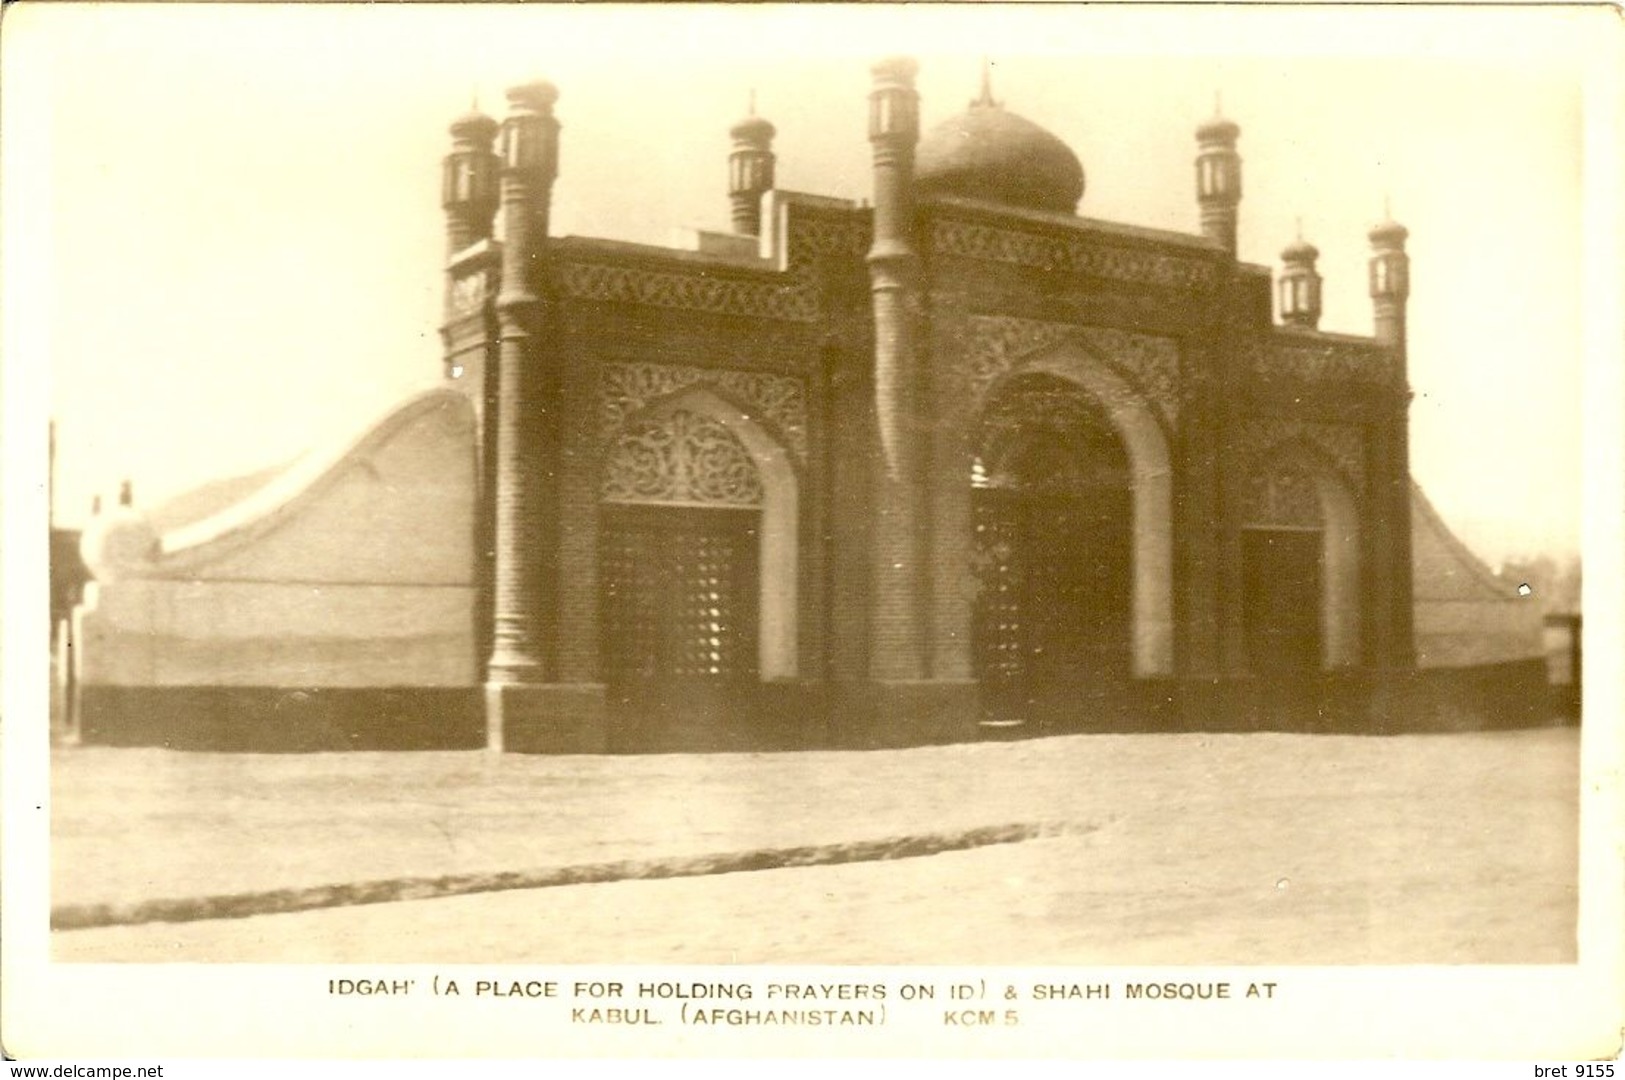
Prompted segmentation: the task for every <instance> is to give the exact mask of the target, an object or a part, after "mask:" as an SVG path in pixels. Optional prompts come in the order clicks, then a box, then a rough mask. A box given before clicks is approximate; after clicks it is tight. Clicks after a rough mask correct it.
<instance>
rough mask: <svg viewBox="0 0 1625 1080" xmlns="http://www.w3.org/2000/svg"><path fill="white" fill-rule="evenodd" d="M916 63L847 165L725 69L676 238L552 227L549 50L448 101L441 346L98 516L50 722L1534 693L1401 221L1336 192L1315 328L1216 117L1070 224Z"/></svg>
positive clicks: (864, 732)
mask: <svg viewBox="0 0 1625 1080" xmlns="http://www.w3.org/2000/svg"><path fill="white" fill-rule="evenodd" d="M915 75H916V66H915V64H914V63H913V62H912V61H910V60H907V59H889V60H884V61H882V62H879V63H877V64H875V65H874V67H873V69H872V88H871V92H870V94H869V115H868V139H869V143H870V146H871V148H872V152H873V196H872V201H870V202H865V203H857V202H852V201H848V200H844V199H837V198H830V197H825V196H820V195H811V194H803V193H799V192H792V191H785V190H781V189H779V188H778V187H777V186H776V185H775V177H774V174H775V164H776V158H775V153H774V150H773V140H774V136H775V134H776V132H775V129H774V126H773V124H771V123H770V122H769V121H768V120H767V119H765V118H763V117H760V116H757V115H755V114H754V112H755V111H754V108H753V109H752V115H749V116H747V117H746V118H744V119H743V120H740V121H739V122H738V123H736V124H735V125H734V126H733V127H732V129H731V136H732V140H733V141H732V151H731V153H730V154H729V156H728V159H727V162H726V166H727V167H726V176H727V192H726V193H727V198H728V203H729V206H730V210H731V214H730V218H731V224H732V228H731V231H730V232H727V233H711V232H700V233H697V234H695V236H694V238H693V242H692V244H690V245H689V247H687V248H685V249H675V248H664V247H655V246H647V245H641V244H630V243H622V242H617V241H610V240H604V239H596V238H589V237H576V236H555V235H553V233H552V231H551V229H550V227H549V213H550V207H551V201H552V195H553V189H554V185H555V183H557V182H559V180H560V176H559V160H560V153H559V151H560V125H559V122H558V119H557V117H556V113H555V108H556V102H557V98H558V92H557V91H556V90H555V89H554V87H552V86H551V85H549V84H546V83H533V84H529V85H524V86H519V87H516V88H514V89H512V90H510V91H509V92H508V108H507V115H506V117H505V118H504V119H503V120H502V121H501V122H500V123H499V122H498V121H496V120H494V119H492V118H490V117H487V116H485V115H482V114H480V113H478V112H474V113H470V114H468V115H466V116H463V117H461V118H459V119H458V120H456V121H455V122H454V123H453V124H452V126H451V147H450V152H449V154H448V155H447V156H446V158H445V161H444V163H443V169H444V174H443V180H444V186H443V200H442V201H443V210H444V214H445V221H446V240H447V261H446V304H445V316H444V324H443V338H444V373H445V377H444V381H443V384H442V385H440V386H438V387H436V388H433V389H430V390H426V391H424V392H423V393H421V394H418V395H416V396H414V397H412V398H410V399H409V400H406V401H404V402H400V403H397V404H396V405H395V406H394V407H392V408H391V410H390V411H389V412H388V414H387V415H384V416H382V417H379V418H377V419H376V420H375V421H374V422H373V423H371V424H369V425H367V426H365V427H364V428H361V429H359V430H360V433H359V434H358V436H357V437H356V438H355V439H354V440H353V441H351V442H348V443H346V444H344V445H339V446H334V447H331V448H327V449H325V450H323V451H321V452H317V453H313V454H311V455H307V457H306V458H305V459H302V460H301V462H300V463H298V464H297V465H296V466H294V467H292V468H290V469H287V470H284V471H283V472H281V473H276V474H274V475H271V474H263V475H260V476H257V477H256V478H254V481H253V483H251V484H248V485H246V487H245V486H241V485H240V486H239V487H237V488H234V489H232V494H233V500H234V501H232V502H231V503H230V504H227V505H220V504H219V500H215V501H214V502H210V501H209V500H202V501H199V500H193V501H192V503H191V504H190V505H191V507H192V511H193V512H192V513H191V514H190V515H177V514H170V515H168V516H167V517H166V515H165V514H164V512H163V508H161V507H160V508H155V509H154V510H152V511H143V510H141V509H139V508H137V507H133V506H121V507H118V508H116V509H110V510H109V511H108V512H107V513H105V514H103V515H102V516H100V517H99V518H97V519H96V521H95V522H94V523H93V524H92V526H91V527H90V528H89V529H88V530H87V533H86V536H85V543H84V551H85V556H86V562H87V564H88V565H89V566H90V568H91V571H92V573H93V575H94V577H95V580H94V581H93V582H92V583H91V584H90V586H89V587H88V588H87V590H86V597H85V600H84V602H83V603H82V604H81V605H80V607H79V609H78V611H77V612H76V614H75V616H74V619H73V625H72V630H71V633H70V634H67V635H64V637H65V638H67V639H70V640H71V645H72V649H73V657H74V662H73V663H74V678H73V686H74V689H73V696H74V703H75V704H74V708H73V710H72V716H73V719H72V721H71V723H72V726H73V730H74V733H75V735H76V736H77V737H78V738H80V739H82V740H84V741H86V742H102V743H114V744H163V745H172V746H187V747H210V748H234V749H331V748H344V747H357V748H385V747H389V748H413V747H478V746H482V745H483V746H487V747H490V748H492V749H505V750H514V751H536V752H604V751H612V752H620V751H654V750H717V749H721V750H731V749H765V748H799V747H872V746H895V745H908V744H915V743H925V742H943V741H955V740H971V739H978V738H1001V737H1018V736H1025V735H1038V734H1055V733H1071V732H1089V731H1104V730H1142V731H1184V730H1255V729H1260V728H1268V729H1284V730H1304V731H1332V730H1335V731H1369V732H1395V731H1408V730H1421V729H1439V728H1460V727H1484V726H1502V725H1511V724H1524V723H1544V722H1546V714H1545V713H1544V711H1543V710H1542V703H1543V702H1544V697H1543V693H1544V684H1543V675H1542V671H1543V666H1542V664H1543V662H1542V659H1541V646H1540V615H1539V612H1538V611H1536V610H1535V609H1534V608H1533V606H1532V605H1526V604H1520V603H1519V599H1520V598H1519V597H1517V595H1516V593H1515V591H1514V590H1513V589H1511V588H1509V587H1508V586H1507V585H1506V584H1505V583H1503V582H1501V581H1500V580H1499V579H1497V578H1496V577H1495V576H1494V575H1493V574H1491V573H1490V572H1489V571H1488V570H1487V569H1486V568H1485V567H1484V566H1483V565H1482V564H1481V563H1480V562H1478V560H1477V559H1475V558H1474V557H1473V556H1472V554H1471V553H1470V552H1468V551H1467V549H1466V548H1465V547H1463V546H1462V545H1461V544H1460V542H1459V541H1457V540H1456V539H1455V537H1454V536H1453V535H1452V534H1451V533H1450V530H1449V529H1448V528H1447V527H1446V526H1445V525H1444V523H1443V522H1442V521H1440V520H1439V518H1438V516H1437V515H1436V514H1435V513H1434V512H1433V510H1432V509H1431V507H1430V506H1429V505H1428V504H1427V501H1426V499H1425V498H1423V497H1422V495H1421V493H1420V491H1419V490H1418V489H1416V488H1415V486H1414V485H1413V484H1412V482H1411V477H1410V472H1409V466H1408V458H1409V454H1408V448H1407V428H1408V409H1409V403H1410V398H1411V393H1410V389H1409V385H1408V382H1407V375H1406V304H1407V300H1408V297H1409V294H1410V282H1411V265H1410V260H1409V258H1408V257H1407V254H1406V238H1407V231H1406V229H1405V227H1404V226H1402V225H1399V224H1396V223H1394V222H1392V221H1384V222H1383V223H1381V224H1379V225H1377V226H1376V227H1375V228H1373V229H1372V230H1371V232H1370V236H1369V239H1370V259H1369V280H1368V285H1369V294H1370V298H1371V304H1372V334H1371V335H1370V336H1369V337H1365V336H1359V337H1356V336H1349V335H1344V334H1335V333H1328V332H1325V331H1322V330H1320V329H1319V325H1318V324H1319V321H1320V316H1321V286H1322V280H1321V276H1320V274H1319V273H1318V271H1317V269H1316V259H1317V255H1318V253H1317V251H1316V249H1315V248H1314V247H1313V246H1312V245H1310V244H1309V243H1307V242H1305V241H1304V240H1303V239H1301V238H1299V239H1296V240H1293V241H1292V242H1291V243H1290V244H1289V245H1288V246H1287V247H1286V248H1285V250H1284V251H1283V252H1282V253H1281V259H1282V267H1281V269H1280V271H1279V273H1274V272H1272V270H1271V268H1269V267H1266V266H1259V265H1254V264H1251V263H1247V262H1243V261H1241V260H1239V259H1238V257H1237V252H1236V234H1237V224H1238V215H1239V213H1240V208H1241V203H1242V190H1243V184H1242V176H1243V170H1242V157H1241V154H1240V153H1239V151H1238V146H1239V145H1240V136H1241V132H1240V128H1239V127H1238V126H1237V125H1236V124H1235V123H1232V122H1231V121H1229V120H1227V119H1223V118H1222V117H1214V118H1212V119H1209V120H1206V121H1204V122H1202V123H1201V124H1200V125H1199V126H1198V127H1197V129H1196V155H1195V170H1194V179H1195V199H1196V211H1197V214H1196V218H1197V220H1198V222H1199V229H1198V231H1197V232H1195V233H1190V234H1186V233H1180V232H1171V231H1164V230H1160V229H1150V228H1143V227H1139V226H1131V225H1123V224H1116V223H1111V222H1106V221H1100V220H1095V219H1093V218H1090V217H1087V216H1083V215H1082V214H1080V207H1081V206H1082V205H1083V200H1084V198H1085V172H1084V168H1083V166H1082V164H1081V163H1080V161H1079V159H1078V157H1077V155H1076V154H1075V153H1074V152H1073V150H1072V149H1071V148H1069V147H1068V146H1067V144H1066V143H1065V142H1063V141H1062V140H1061V139H1060V138H1058V137H1057V136H1056V135H1054V134H1052V133H1050V132H1048V131H1046V130H1044V129H1043V128H1041V127H1039V126H1038V125H1036V124H1034V123H1032V122H1030V121H1028V120H1026V119H1023V118H1022V117H1021V116H1019V115H1018V114H1017V113H1016V112H1014V111H1012V110H1011V109H1009V108H1007V107H1006V106H1005V105H1004V104H1003V103H1001V102H1000V101H998V100H996V99H995V97H994V95H993V93H992V90H991V88H990V87H989V86H988V85H987V82H986V79H985V77H984V83H983V86H982V88H981V92H980V94H979V95H978V96H977V97H976V98H975V100H973V101H972V102H971V103H970V105H969V107H968V108H967V109H966V110H965V111H963V112H961V113H959V114H958V115H954V116H951V117H948V118H947V119H944V120H942V121H941V122H940V123H937V124H936V125H935V126H932V127H930V128H929V129H928V130H925V131H924V133H923V134H922V131H921V127H922V125H921V110H920V100H919V97H918V95H917V93H916V90H915ZM855 134H856V133H855ZM716 164H717V166H718V168H719V172H720V171H721V168H720V167H721V165H722V163H721V162H718V163H716ZM565 182H568V177H565ZM499 217H500V221H501V230H500V238H499V235H498V230H497V228H496V226H497V222H498V218H499ZM1277 310H1278V311H1279V317H1280V321H1279V322H1277V321H1276V317H1275V314H1276V312H1277Z"/></svg>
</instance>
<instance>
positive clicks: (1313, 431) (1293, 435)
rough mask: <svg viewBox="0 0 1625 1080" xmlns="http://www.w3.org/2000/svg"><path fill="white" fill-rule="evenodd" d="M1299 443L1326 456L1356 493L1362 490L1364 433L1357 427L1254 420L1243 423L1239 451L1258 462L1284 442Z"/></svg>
mask: <svg viewBox="0 0 1625 1080" xmlns="http://www.w3.org/2000/svg"><path fill="white" fill-rule="evenodd" d="M1294 440H1301V441H1303V442H1307V443H1309V444H1310V445H1311V446H1313V447H1315V448H1316V449H1317V450H1319V451H1321V452H1322V453H1323V454H1325V455H1326V457H1327V458H1329V459H1330V460H1331V461H1332V462H1333V463H1334V464H1335V465H1336V466H1337V469H1338V471H1340V472H1341V473H1342V474H1343V477H1344V479H1346V480H1347V481H1348V482H1349V483H1350V484H1351V485H1352V486H1353V489H1354V491H1355V492H1356V493H1358V492H1361V491H1364V490H1365V433H1364V431H1363V430H1362V429H1361V428H1360V426H1359V425H1358V424H1328V423H1322V422H1320V421H1314V420H1286V419H1282V418H1280V417H1254V418H1251V419H1248V420H1244V421H1242V426H1241V448H1242V451H1243V453H1245V454H1246V455H1247V456H1248V457H1251V458H1254V459H1257V458H1259V457H1260V456H1261V455H1263V454H1265V453H1266V452H1273V451H1275V450H1276V449H1277V448H1279V447H1280V446H1281V445H1282V444H1283V443H1289V442H1292V441H1294Z"/></svg>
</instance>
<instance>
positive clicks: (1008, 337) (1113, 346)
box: [962, 315, 1179, 430]
mask: <svg viewBox="0 0 1625 1080" xmlns="http://www.w3.org/2000/svg"><path fill="white" fill-rule="evenodd" d="M966 323H967V325H968V330H969V333H968V335H967V339H966V342H965V351H964V356H963V361H962V362H963V372H964V377H965V380H966V382H967V384H968V385H969V387H970V389H971V391H972V393H973V394H974V395H975V396H976V398H977V399H978V400H980V399H981V397H982V396H983V395H985V394H986V392H987V388H988V387H989V386H990V385H992V383H993V382H994V381H995V380H996V379H998V378H999V377H1000V376H1001V375H1003V374H1005V373H1006V372H1008V371H1010V370H1011V369H1012V368H1013V367H1014V366H1015V365H1016V364H1017V362H1019V361H1020V360H1021V359H1022V358H1023V357H1025V356H1028V355H1030V354H1031V353H1034V352H1037V351H1038V350H1040V349H1044V348H1047V347H1049V346H1051V345H1057V344H1060V343H1062V342H1065V341H1077V342H1079V343H1080V344H1082V345H1083V346H1084V348H1086V349H1087V350H1088V351H1089V352H1090V353H1092V354H1094V355H1096V356H1099V357H1101V358H1102V359H1103V360H1104V361H1105V362H1106V363H1107V364H1109V365H1110V366H1111V367H1113V368H1115V369H1117V371H1118V372H1119V373H1120V374H1123V375H1126V376H1127V377H1128V380H1129V381H1130V382H1132V383H1133V384H1134V385H1135V386H1137V387H1138V388H1139V389H1140V390H1141V391H1142V392H1143V393H1145V395H1146V396H1147V397H1148V398H1150V400H1151V403H1152V404H1153V405H1154V406H1155V407H1156V409H1157V412H1158V413H1159V414H1160V416H1161V418H1162V421H1163V423H1164V424H1165V425H1166V426H1167V427H1168V428H1169V430H1172V429H1173V428H1174V427H1175V426H1176V425H1177V424H1178V422H1179V346H1178V345H1177V344H1175V343H1174V341H1173V340H1172V339H1170V338H1162V337H1152V336H1150V335H1148V334H1134V333H1130V332H1128V331H1126V330H1116V329H1111V328H1108V327H1096V326H1074V325H1072V324H1070V323H1056V322H1043V321H1040V320H1036V319H1020V318H1015V317H1013V316H1008V315H973V316H970V317H969V318H968V319H967V320H966Z"/></svg>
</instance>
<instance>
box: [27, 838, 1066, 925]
mask: <svg viewBox="0 0 1625 1080" xmlns="http://www.w3.org/2000/svg"><path fill="white" fill-rule="evenodd" d="M1097 827H1098V826H1094V825H1077V824H1069V823H1053V822H1051V823H1039V824H1017V825H990V826H984V827H982V828H977V829H965V830H960V831H957V832H949V833H924V834H919V835H914V836H901V837H889V838H886V839H882V840H858V841H849V842H846V843H838V844H809V845H804V846H801V847H785V848H757V849H754V850H750V851H740V852H727V853H720V854H709V855H694V856H688V857H669V858H652V859H622V860H619V861H616V862H601V863H580V864H577V865H575V866H554V867H542V868H540V869H535V870H515V871H501V872H494V873H479V874H448V875H443V876H441V877H414V878H391V879H385V880H378V881H358V882H352V883H349V884H344V885H312V886H306V887H303V888H295V889H273V890H268V891H262V892H245V893H228V894H225V895H220V896H201V897H188V898H183V899H163V900H143V901H139V902H136V903H129V904H118V903H114V904H64V905H62V906H60V907H54V908H52V909H51V929H53V930H87V929H91V928H93V927H104V926H134V925H138V924H141V923H155V922H199V921H202V920H206V919H241V918H246V917H247V916H250V915H283V914H288V913H290V912H296V911H314V910H316V909H319V908H331V907H351V906H354V905H358V904H388V903H395V902H397V901H401V900H433V899H438V898H440V897H447V896H467V895H469V894H471V893H485V892H505V891H509V890H513V889H548V888H554V887H556V886H560V885H591V884H599V883H603V882H611V881H657V880H661V879H665V878H683V877H703V876H707V875H711V874H738V873H745V872H749V871H753V870H785V869H790V868H793V867H798V866H836V865H839V864H841V863H856V862H885V861H888V860H892V859H917V858H922V857H924V856H927V855H938V854H941V853H943V852H948V851H966V850H969V849H971V848H979V847H989V846H992V845H995V844H1017V843H1021V842H1023V841H1026V840H1040V839H1048V838H1050V837H1056V836H1066V835H1078V834H1081V833H1087V832H1093V831H1094V830H1095V829H1096V828H1097Z"/></svg>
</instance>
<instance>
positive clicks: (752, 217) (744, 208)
mask: <svg viewBox="0 0 1625 1080" xmlns="http://www.w3.org/2000/svg"><path fill="white" fill-rule="evenodd" d="M728 134H729V135H731V136H733V150H732V151H731V152H730V153H729V154H728V202H729V203H730V204H732V209H733V229H734V232H736V233H739V234H740V235H742V236H759V235H761V231H762V196H763V195H765V194H767V193H768V192H769V191H772V190H773V164H774V157H773V136H774V134H775V132H774V129H773V125H772V124H770V123H768V122H767V121H766V120H764V119H762V118H761V117H760V116H757V115H756V91H754V90H752V91H751V94H750V112H749V114H748V115H747V116H746V117H745V118H744V119H743V120H741V121H739V122H738V123H737V124H735V125H734V126H733V127H731V128H729V129H728Z"/></svg>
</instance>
